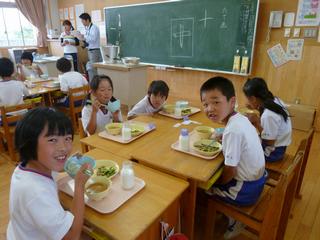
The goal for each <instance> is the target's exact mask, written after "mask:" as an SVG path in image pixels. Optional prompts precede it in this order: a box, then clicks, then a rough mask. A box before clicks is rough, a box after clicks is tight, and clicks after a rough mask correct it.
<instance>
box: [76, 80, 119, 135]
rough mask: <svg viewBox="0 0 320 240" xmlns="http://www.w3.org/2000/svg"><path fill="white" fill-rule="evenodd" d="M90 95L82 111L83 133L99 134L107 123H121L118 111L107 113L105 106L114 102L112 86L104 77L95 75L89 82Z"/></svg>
mask: <svg viewBox="0 0 320 240" xmlns="http://www.w3.org/2000/svg"><path fill="white" fill-rule="evenodd" d="M90 89H91V94H90V95H89V96H88V100H87V101H86V103H85V106H84V107H83V109H82V112H81V113H82V125H83V129H85V131H86V132H87V133H88V134H90V135H92V134H94V133H96V132H101V131H103V130H104V127H105V125H106V124H107V123H110V122H122V115H121V111H120V109H117V110H116V111H115V112H111V111H108V109H107V104H110V102H111V103H112V102H115V101H117V99H116V98H115V97H113V84H112V81H111V79H110V78H109V77H108V76H106V75H96V76H94V78H93V79H92V80H91V81H90Z"/></svg>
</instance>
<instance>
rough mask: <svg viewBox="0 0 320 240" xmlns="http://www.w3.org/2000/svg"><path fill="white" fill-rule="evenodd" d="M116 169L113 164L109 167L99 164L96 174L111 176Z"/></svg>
mask: <svg viewBox="0 0 320 240" xmlns="http://www.w3.org/2000/svg"><path fill="white" fill-rule="evenodd" d="M116 170H117V169H116V168H115V167H114V166H111V167H106V166H101V167H99V168H98V170H97V176H106V177H111V176H112V175H114V174H115V173H116Z"/></svg>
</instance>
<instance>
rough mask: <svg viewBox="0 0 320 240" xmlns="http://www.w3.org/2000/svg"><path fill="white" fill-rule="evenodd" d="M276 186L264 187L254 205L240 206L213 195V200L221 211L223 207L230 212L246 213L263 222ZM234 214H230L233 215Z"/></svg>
mask: <svg viewBox="0 0 320 240" xmlns="http://www.w3.org/2000/svg"><path fill="white" fill-rule="evenodd" d="M273 190H274V188H273V187H271V186H268V185H265V186H264V188H263V191H262V193H261V195H260V198H259V200H258V201H257V203H256V204H254V205H252V206H245V207H238V206H235V205H232V204H229V203H226V202H223V201H222V200H220V199H218V198H216V197H213V200H214V201H215V203H214V204H215V208H216V209H217V210H218V211H219V209H222V208H223V212H225V210H227V209H229V210H227V211H228V212H229V211H230V213H231V212H238V213H240V214H242V215H246V216H248V217H250V218H252V219H253V220H255V221H258V222H261V223H262V221H263V219H264V216H265V214H266V212H267V209H268V205H269V202H270V199H271V197H272V192H273ZM231 215H232V214H230V216H231Z"/></svg>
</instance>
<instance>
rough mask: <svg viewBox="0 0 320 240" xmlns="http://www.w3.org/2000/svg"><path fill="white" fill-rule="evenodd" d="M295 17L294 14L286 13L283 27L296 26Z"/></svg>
mask: <svg viewBox="0 0 320 240" xmlns="http://www.w3.org/2000/svg"><path fill="white" fill-rule="evenodd" d="M294 16H295V14H294V13H293V12H289V13H286V14H285V16H284V21H283V26H284V27H292V26H293V24H294Z"/></svg>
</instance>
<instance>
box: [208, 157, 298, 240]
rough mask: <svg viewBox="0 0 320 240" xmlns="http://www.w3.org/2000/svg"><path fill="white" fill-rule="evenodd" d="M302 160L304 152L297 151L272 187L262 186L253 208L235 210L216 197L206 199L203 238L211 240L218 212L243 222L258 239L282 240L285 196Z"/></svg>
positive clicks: (237, 208) (235, 207)
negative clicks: (204, 232)
mask: <svg viewBox="0 0 320 240" xmlns="http://www.w3.org/2000/svg"><path fill="white" fill-rule="evenodd" d="M302 157H303V152H298V153H297V154H296V156H295V157H294V160H293V161H292V164H291V165H290V166H288V168H287V169H286V171H285V172H284V173H283V174H281V175H280V176H279V179H278V181H277V183H276V184H275V186H274V187H273V186H269V185H265V187H264V190H263V193H262V194H261V196H260V198H259V200H258V202H257V203H256V204H255V205H253V206H250V207H237V206H234V205H231V204H228V203H225V202H223V201H221V200H219V199H217V198H215V197H210V198H209V199H208V211H207V219H206V236H205V238H204V239H213V236H212V235H213V232H214V220H215V216H216V212H221V213H223V214H225V215H227V216H230V217H232V218H234V219H235V220H237V221H240V222H242V223H244V224H245V225H246V226H247V227H248V228H249V229H252V230H253V231H254V232H257V233H258V234H259V239H263V240H273V239H281V238H278V225H279V223H280V222H281V220H282V219H281V218H282V217H283V214H282V209H283V206H284V202H285V198H286V193H287V192H288V191H287V190H288V188H289V187H290V186H289V184H290V183H291V182H292V179H293V178H294V177H295V176H296V173H297V171H299V167H300V165H301V160H302ZM212 226H213V227H212Z"/></svg>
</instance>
